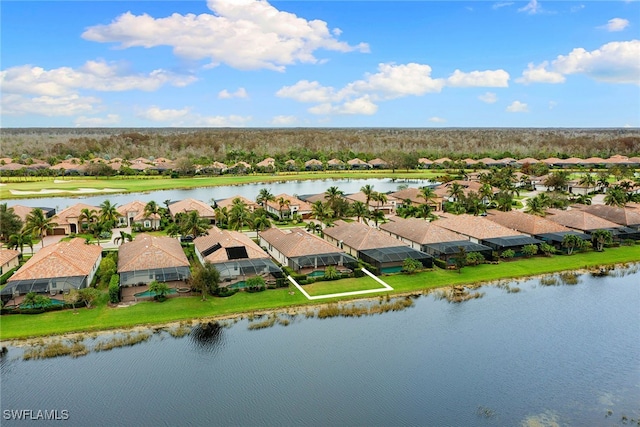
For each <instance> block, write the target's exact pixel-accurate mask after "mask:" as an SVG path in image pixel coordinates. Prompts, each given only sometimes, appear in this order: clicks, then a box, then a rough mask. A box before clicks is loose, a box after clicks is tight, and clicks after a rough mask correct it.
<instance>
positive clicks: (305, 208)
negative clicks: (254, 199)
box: [267, 193, 311, 213]
mask: <svg viewBox="0 0 640 427" xmlns="http://www.w3.org/2000/svg"><path fill="white" fill-rule="evenodd" d="M280 197H282V198H283V199H285V200H288V201H289V209H291V207H292V206H297V207H298V212H300V213H304V212H311V204H309V203H307V202H305V201H304V200H300V199H298V198H297V197H293V196H290V195H289V194H286V193H282V194H278V195H277V196H274V198H275V200H270V201H268V202H267V206H270V207H271V208H272V209H274V210H276V211H277V210H279V209H280V205H279V204H278V203H277V200H278V199H279V198H280ZM283 209H285V207H284V206H283Z"/></svg>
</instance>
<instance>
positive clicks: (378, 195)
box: [371, 191, 389, 210]
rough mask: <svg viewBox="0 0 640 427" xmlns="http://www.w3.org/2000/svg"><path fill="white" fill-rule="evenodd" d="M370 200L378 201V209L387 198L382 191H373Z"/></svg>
mask: <svg viewBox="0 0 640 427" xmlns="http://www.w3.org/2000/svg"><path fill="white" fill-rule="evenodd" d="M371 200H373V201H375V202H378V207H377V209H376V210H380V209H381V208H382V206H383V205H384V204H385V203H387V201H388V200H389V199H388V197H387V195H386V194H384V193H379V192H377V191H375V192H374V193H373V194H372V195H371Z"/></svg>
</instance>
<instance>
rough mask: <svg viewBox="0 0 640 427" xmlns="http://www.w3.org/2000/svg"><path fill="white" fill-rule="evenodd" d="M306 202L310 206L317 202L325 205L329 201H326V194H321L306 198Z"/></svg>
mask: <svg viewBox="0 0 640 427" xmlns="http://www.w3.org/2000/svg"><path fill="white" fill-rule="evenodd" d="M304 201H305V202H307V203H310V204H314V203H315V202H317V201H320V202H322V203H324V202H326V201H327V199H325V194H324V193H319V194H312V195H311V196H306V197H305V198H304Z"/></svg>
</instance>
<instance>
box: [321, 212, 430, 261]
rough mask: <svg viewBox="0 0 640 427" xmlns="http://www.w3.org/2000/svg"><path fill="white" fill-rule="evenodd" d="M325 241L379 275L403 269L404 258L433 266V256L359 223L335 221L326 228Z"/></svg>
mask: <svg viewBox="0 0 640 427" xmlns="http://www.w3.org/2000/svg"><path fill="white" fill-rule="evenodd" d="M323 233H324V238H325V239H326V240H327V241H328V242H329V243H332V244H334V245H336V246H337V247H339V248H340V249H344V251H345V252H346V253H348V254H349V255H352V256H354V257H357V258H360V259H361V260H363V261H364V262H367V263H369V264H371V265H373V266H374V267H376V269H377V270H378V271H379V272H382V273H391V272H398V271H400V270H401V269H402V264H403V262H404V260H405V259H407V258H411V259H414V260H417V261H420V263H421V264H422V265H423V266H424V267H426V268H431V267H432V266H433V257H432V256H431V255H428V254H426V253H424V252H421V251H419V250H416V249H414V248H412V247H410V246H408V245H406V244H404V243H403V242H401V241H400V240H398V239H396V238H394V237H392V236H390V235H389V234H387V233H385V232H383V231H380V230H378V229H377V228H374V227H370V226H368V225H366V224H363V223H361V222H345V221H342V220H339V221H336V222H335V224H334V226H333V227H329V228H325V229H324V231H323Z"/></svg>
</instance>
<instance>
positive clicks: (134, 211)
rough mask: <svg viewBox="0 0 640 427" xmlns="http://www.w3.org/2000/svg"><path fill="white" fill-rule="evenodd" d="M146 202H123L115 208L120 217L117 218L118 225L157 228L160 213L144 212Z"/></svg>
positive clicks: (158, 226)
mask: <svg viewBox="0 0 640 427" xmlns="http://www.w3.org/2000/svg"><path fill="white" fill-rule="evenodd" d="M146 206H147V204H146V203H144V202H141V201H139V200H134V201H133V202H129V203H125V204H124V205H121V206H118V207H117V208H116V210H117V211H118V214H119V215H120V217H119V218H118V226H119V227H132V226H135V225H137V226H139V227H142V228H145V229H151V230H157V229H159V228H160V215H159V214H157V213H155V214H154V213H149V214H147V213H145V207H146Z"/></svg>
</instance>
